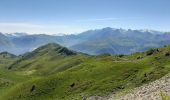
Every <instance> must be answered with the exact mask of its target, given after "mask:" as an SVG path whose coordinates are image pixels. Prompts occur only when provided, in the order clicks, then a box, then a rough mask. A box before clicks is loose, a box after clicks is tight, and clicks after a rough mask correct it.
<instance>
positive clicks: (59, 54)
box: [0, 43, 170, 100]
mask: <svg viewBox="0 0 170 100" xmlns="http://www.w3.org/2000/svg"><path fill="white" fill-rule="evenodd" d="M1 59H2V60H3V59H4V58H1ZM12 59H13V58H12ZM14 59H15V60H12V61H11V63H12V64H7V63H4V65H3V66H8V67H2V68H1V69H0V92H1V93H2V94H0V100H81V99H82V98H86V97H90V96H94V95H100V96H106V95H109V94H113V93H114V94H116V93H119V92H122V91H126V90H128V89H131V88H134V87H138V86H141V85H142V84H145V83H148V82H151V81H154V80H156V79H159V78H161V77H162V76H164V75H166V74H168V73H169V72H170V46H167V47H163V48H159V49H151V50H149V51H147V52H144V53H135V54H132V55H128V56H124V55H117V56H111V55H107V54H106V55H99V56H89V55H86V54H82V53H78V52H74V51H71V50H69V49H67V48H65V47H62V46H60V45H58V44H53V43H50V44H47V45H45V46H42V47H40V48H38V49H36V50H34V51H33V52H30V53H27V54H24V55H22V56H20V57H16V58H15V57H14ZM4 61H5V60H4Z"/></svg>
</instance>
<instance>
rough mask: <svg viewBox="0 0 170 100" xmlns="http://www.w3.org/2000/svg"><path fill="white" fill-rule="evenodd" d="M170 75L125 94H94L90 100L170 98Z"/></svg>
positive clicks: (160, 99) (158, 99)
mask: <svg viewBox="0 0 170 100" xmlns="http://www.w3.org/2000/svg"><path fill="white" fill-rule="evenodd" d="M169 96H170V75H166V76H164V77H162V78H161V79H159V80H156V81H154V82H151V83H149V84H145V85H143V86H141V87H137V88H135V89H134V90H131V92H130V93H128V94H126V95H124V96H120V97H119V96H115V95H112V96H110V97H107V98H103V97H98V96H93V97H90V98H89V99H88V100H170V97H169Z"/></svg>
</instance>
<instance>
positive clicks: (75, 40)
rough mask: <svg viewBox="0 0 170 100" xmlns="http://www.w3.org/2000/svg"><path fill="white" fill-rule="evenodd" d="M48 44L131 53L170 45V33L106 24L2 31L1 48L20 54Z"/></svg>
mask: <svg viewBox="0 0 170 100" xmlns="http://www.w3.org/2000/svg"><path fill="white" fill-rule="evenodd" d="M48 43H58V44H60V45H62V46H65V47H67V48H69V49H71V50H74V51H78V52H83V53H87V54H90V55H98V54H112V55H115V54H125V55H126V54H131V53H134V52H143V51H146V50H148V49H150V48H157V47H163V46H164V45H169V44H170V34H169V33H168V32H159V31H152V30H131V29H129V30H124V29H114V28H110V27H106V28H103V29H96V30H88V31H85V32H82V33H79V34H76V35H74V34H72V35H62V36H56V35H45V34H37V35H28V34H26V33H14V34H4V33H0V51H1V52H3V51H8V52H10V53H13V54H16V55H20V54H24V53H26V52H30V51H33V50H34V49H36V48H38V47H39V46H42V45H45V44H48Z"/></svg>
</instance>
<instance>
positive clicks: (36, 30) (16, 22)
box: [0, 0, 170, 34]
mask: <svg viewBox="0 0 170 100" xmlns="http://www.w3.org/2000/svg"><path fill="white" fill-rule="evenodd" d="M169 4H170V1H168V0H164V2H162V0H149V1H148V0H142V1H141V0H140V1H139V0H126V1H124V0H119V1H118V0H100V1H98V0H85V1H83V0H71V1H66V0H29V1H23V0H12V1H11V0H1V3H0V12H1V16H0V32H3V33H15V32H25V33H32V34H42V33H45V34H58V33H63V34H74V33H81V32H83V31H87V30H91V29H101V28H104V27H112V28H123V29H133V30H136V29H137V30H139V29H149V30H156V31H164V32H168V31H170V29H169V26H170V21H169V17H170V13H169V10H170V7H169Z"/></svg>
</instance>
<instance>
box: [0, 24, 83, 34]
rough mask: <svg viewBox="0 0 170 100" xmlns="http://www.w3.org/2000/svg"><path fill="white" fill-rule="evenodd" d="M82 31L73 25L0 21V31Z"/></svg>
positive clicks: (36, 32) (52, 32)
mask: <svg viewBox="0 0 170 100" xmlns="http://www.w3.org/2000/svg"><path fill="white" fill-rule="evenodd" d="M79 31H82V30H81V29H76V28H73V27H69V26H65V25H37V24H29V23H0V32H3V33H15V32H25V33H29V34H40V33H45V34H59V33H64V34H69V33H70V34H71V33H74V32H79Z"/></svg>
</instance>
